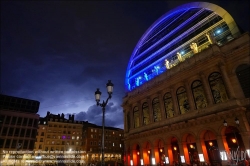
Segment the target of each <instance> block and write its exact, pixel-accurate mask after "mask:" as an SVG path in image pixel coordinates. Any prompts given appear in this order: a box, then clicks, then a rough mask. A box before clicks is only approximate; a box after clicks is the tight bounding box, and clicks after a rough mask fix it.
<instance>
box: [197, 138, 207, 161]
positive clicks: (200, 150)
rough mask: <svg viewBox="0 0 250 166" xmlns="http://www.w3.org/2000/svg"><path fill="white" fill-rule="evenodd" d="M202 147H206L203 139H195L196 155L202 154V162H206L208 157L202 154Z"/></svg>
mask: <svg viewBox="0 0 250 166" xmlns="http://www.w3.org/2000/svg"><path fill="white" fill-rule="evenodd" d="M202 146H204V147H206V146H205V142H204V139H196V148H197V152H198V155H199V154H203V157H204V160H205V161H207V160H206V158H207V159H208V156H207V153H204V152H203V149H202ZM205 155H206V157H205ZM198 157H199V160H200V156H198Z"/></svg>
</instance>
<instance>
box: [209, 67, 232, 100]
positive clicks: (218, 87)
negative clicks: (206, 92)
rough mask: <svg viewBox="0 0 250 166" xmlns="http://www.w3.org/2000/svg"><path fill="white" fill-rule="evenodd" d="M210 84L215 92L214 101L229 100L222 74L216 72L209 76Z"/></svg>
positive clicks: (213, 92)
mask: <svg viewBox="0 0 250 166" xmlns="http://www.w3.org/2000/svg"><path fill="white" fill-rule="evenodd" d="M208 81H209V85H210V88H211V91H212V94H213V98H214V102H215V104H216V103H221V102H224V101H227V100H228V96H227V92H226V88H225V85H224V83H223V80H222V77H221V74H220V73H218V72H214V73H212V74H210V76H209V77H208Z"/></svg>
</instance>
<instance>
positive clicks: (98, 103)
mask: <svg viewBox="0 0 250 166" xmlns="http://www.w3.org/2000/svg"><path fill="white" fill-rule="evenodd" d="M113 86H114V84H113V83H111V80H108V83H107V84H106V87H107V92H108V95H109V96H108V98H107V99H106V101H104V100H103V102H102V103H100V97H101V94H102V93H101V92H100V90H99V88H97V90H96V92H95V99H96V105H97V106H100V107H102V166H104V165H105V164H104V126H105V107H106V105H107V104H108V101H109V99H111V97H112V93H113Z"/></svg>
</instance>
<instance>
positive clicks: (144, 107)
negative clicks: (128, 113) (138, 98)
mask: <svg viewBox="0 0 250 166" xmlns="http://www.w3.org/2000/svg"><path fill="white" fill-rule="evenodd" d="M142 113H143V124H144V125H147V124H149V122H150V120H149V108H148V103H147V102H145V103H143V104H142Z"/></svg>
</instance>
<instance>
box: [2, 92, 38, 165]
mask: <svg viewBox="0 0 250 166" xmlns="http://www.w3.org/2000/svg"><path fill="white" fill-rule="evenodd" d="M39 105H40V102H38V101H35V100H30V99H24V98H19V97H13V96H8V95H3V94H1V95H0V162H1V165H3V166H4V165H10V164H16V165H21V163H23V164H24V163H25V161H26V159H30V158H31V156H32V155H33V149H34V144H35V140H36V133H37V127H38V121H39V115H38V114H37V112H38V109H39Z"/></svg>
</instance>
